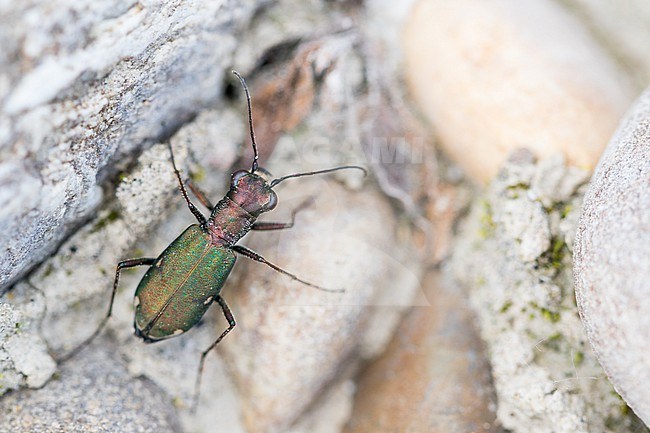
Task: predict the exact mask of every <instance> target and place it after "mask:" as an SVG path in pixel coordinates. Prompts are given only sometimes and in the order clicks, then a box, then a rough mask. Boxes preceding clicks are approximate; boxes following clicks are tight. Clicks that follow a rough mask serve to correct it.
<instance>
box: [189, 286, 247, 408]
mask: <svg viewBox="0 0 650 433" xmlns="http://www.w3.org/2000/svg"><path fill="white" fill-rule="evenodd" d="M214 300H215V301H217V303H218V304H219V305H220V306H221V311H223V315H224V316H225V318H226V320H227V321H228V325H229V326H228V329H226V330H225V331H223V332H222V333H221V335H220V336H219V338H217V339H216V340H215V342H214V343H212V344H211V345H210V347H208V348H207V349H205V350H204V351H203V353H201V360H200V361H199V369H198V371H197V374H196V382H195V383H194V397H193V398H192V412H196V407H197V406H198V404H199V395H200V392H201V377H202V376H203V364H204V363H205V357H206V356H207V355H208V353H210V351H211V350H212V349H214V348H215V347H216V345H217V344H219V342H220V341H221V340H223V338H224V337H225V336H226V335H227V334H228V333H229V332H230V331H232V330H233V328H234V327H235V326H236V325H237V322H235V316H233V315H232V312H231V311H230V308H229V307H228V304H226V301H225V300H224V299H223V298H222V297H221V295H217V296H216V297H215V299H214Z"/></svg>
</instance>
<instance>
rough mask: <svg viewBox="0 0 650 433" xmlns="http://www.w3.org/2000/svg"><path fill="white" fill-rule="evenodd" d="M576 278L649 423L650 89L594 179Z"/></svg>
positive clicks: (591, 322) (629, 393)
mask: <svg viewBox="0 0 650 433" xmlns="http://www.w3.org/2000/svg"><path fill="white" fill-rule="evenodd" d="M574 272H575V284H576V296H577V300H578V307H579V309H580V314H581V317H582V320H583V323H584V325H585V329H586V331H587V334H588V336H589V341H590V342H591V344H592V346H593V348H594V350H595V352H596V354H597V356H598V359H599V361H600V362H601V364H602V365H603V367H604V369H605V371H606V372H607V375H608V376H609V377H610V379H611V380H612V382H613V383H614V386H615V387H616V390H617V391H618V392H619V393H620V394H621V395H622V396H623V397H624V398H625V400H626V401H627V403H628V404H629V405H630V407H631V408H632V409H634V411H635V412H636V413H637V414H638V415H639V416H640V417H641V418H642V419H643V420H644V421H645V423H646V424H647V425H650V387H648V383H650V352H649V351H648V348H649V347H650V303H649V302H648V299H650V90H647V91H646V92H645V93H644V94H643V95H641V97H640V98H639V99H638V101H637V103H636V104H635V105H634V106H633V107H632V109H631V110H630V112H629V113H628V114H627V117H626V118H625V120H624V121H623V122H622V123H621V126H620V127H619V129H618V131H617V132H616V134H615V135H614V137H613V138H612V141H611V142H610V144H609V146H608V148H607V150H606V152H605V154H604V155H603V157H602V159H601V161H600V164H599V166H598V169H597V170H596V173H595V174H594V176H593V178H592V181H591V184H590V187H589V191H588V192H587V195H586V196H585V199H584V207H583V209H582V217H581V219H580V225H579V227H578V232H577V234H576V239H575V256H574Z"/></svg>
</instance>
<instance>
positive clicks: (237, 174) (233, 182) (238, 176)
mask: <svg viewBox="0 0 650 433" xmlns="http://www.w3.org/2000/svg"><path fill="white" fill-rule="evenodd" d="M247 174H248V171H246V170H237V171H236V172H234V173H233V174H232V180H231V181H230V184H231V185H233V186H234V185H237V183H238V182H239V179H241V178H242V177H244V176H246V175H247Z"/></svg>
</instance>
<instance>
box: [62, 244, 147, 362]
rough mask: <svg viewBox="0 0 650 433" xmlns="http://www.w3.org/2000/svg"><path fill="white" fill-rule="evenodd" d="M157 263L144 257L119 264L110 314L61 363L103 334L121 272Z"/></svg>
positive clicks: (107, 314) (109, 315)
mask: <svg viewBox="0 0 650 433" xmlns="http://www.w3.org/2000/svg"><path fill="white" fill-rule="evenodd" d="M155 261H156V259H155V258H151V257H142V258H139V259H130V260H124V261H122V262H119V263H118V264H117V268H116V270H115V280H114V281H113V292H112V293H111V303H110V304H109V306H108V312H107V313H106V316H105V317H104V318H103V319H102V321H101V322H100V323H99V326H98V327H97V329H96V330H95V332H93V333H92V335H91V336H90V337H88V338H86V339H85V340H84V341H83V342H82V343H81V344H80V345H79V346H77V347H76V348H75V349H73V350H72V351H71V352H70V353H68V354H66V355H65V356H63V357H62V358H61V359H60V361H61V362H64V361H67V360H68V359H70V358H72V357H73V356H74V355H76V354H77V353H79V351H80V350H81V349H83V348H84V347H86V346H87V345H88V344H90V342H91V341H93V340H94V339H95V337H97V336H98V335H99V333H100V332H102V329H104V326H106V322H108V319H109V318H110V317H111V314H112V313H113V302H114V301H115V293H116V292H117V285H118V283H119V281H120V271H121V270H122V269H124V268H133V267H135V266H151V265H153V264H154V263H155Z"/></svg>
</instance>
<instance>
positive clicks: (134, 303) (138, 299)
mask: <svg viewBox="0 0 650 433" xmlns="http://www.w3.org/2000/svg"><path fill="white" fill-rule="evenodd" d="M138 305H140V297H139V296H136V297H135V298H133V307H134V308H138Z"/></svg>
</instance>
